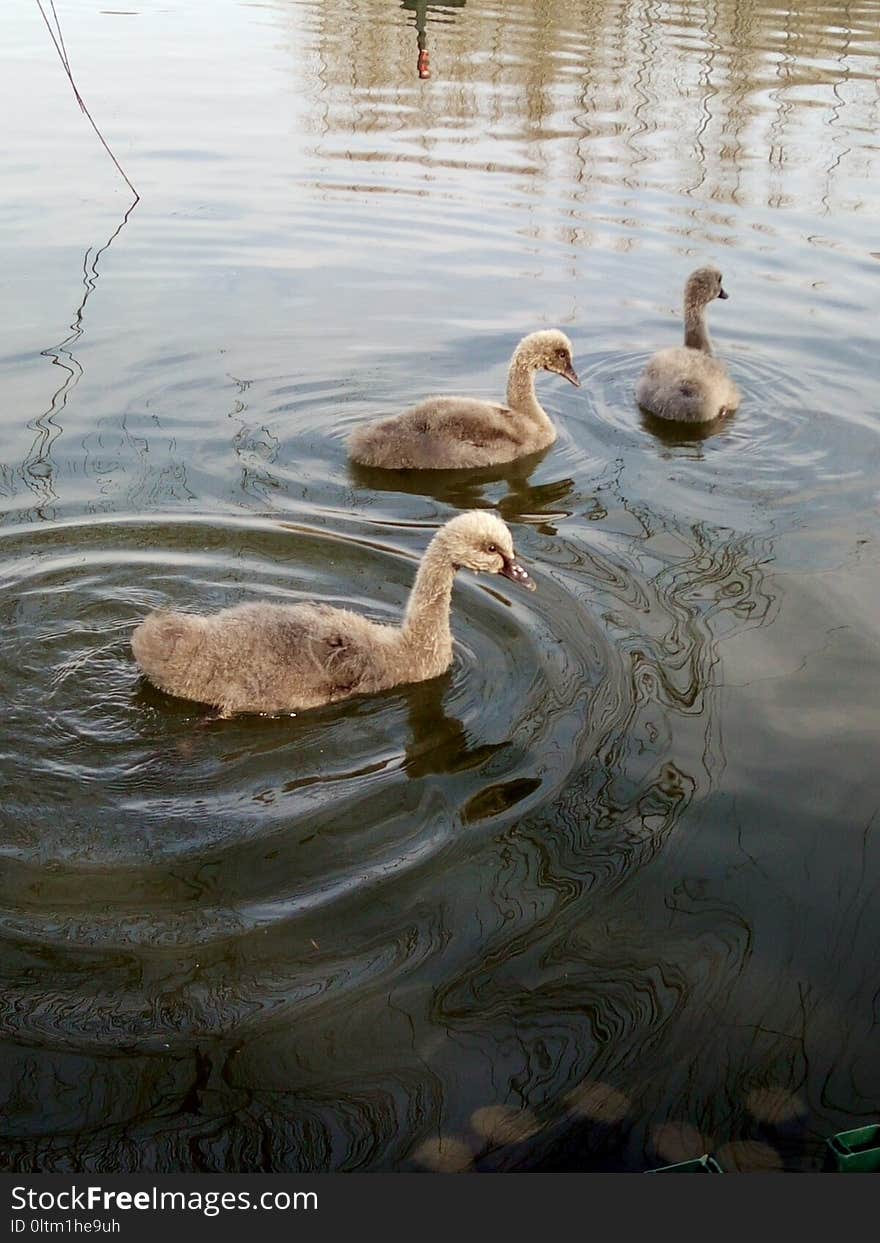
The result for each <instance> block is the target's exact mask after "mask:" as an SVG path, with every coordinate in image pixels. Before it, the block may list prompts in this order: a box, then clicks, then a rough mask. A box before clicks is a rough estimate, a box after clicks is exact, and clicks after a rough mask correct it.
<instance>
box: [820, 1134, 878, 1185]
mask: <svg viewBox="0 0 880 1243" xmlns="http://www.w3.org/2000/svg"><path fill="white" fill-rule="evenodd" d="M826 1143H827V1144H828V1147H829V1148H830V1149H831V1153H832V1156H833V1157H834V1160H835V1162H836V1164H837V1168H838V1170H839V1171H840V1173H841V1174H877V1173H880V1123H874V1125H873V1126H860V1127H857V1128H856V1130H854V1131H838V1133H837V1134H836V1135H832V1136H831V1138H830V1139H829V1140H826Z"/></svg>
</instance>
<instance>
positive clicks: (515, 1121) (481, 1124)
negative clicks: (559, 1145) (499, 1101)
mask: <svg viewBox="0 0 880 1243" xmlns="http://www.w3.org/2000/svg"><path fill="white" fill-rule="evenodd" d="M471 1127H472V1128H473V1129H474V1131H476V1133H477V1135H481V1136H482V1137H483V1139H487V1140H489V1141H490V1142H491V1143H493V1144H518V1143H521V1142H522V1141H523V1140H526V1139H531V1137H532V1136H533V1135H536V1134H537V1133H538V1131H540V1129H541V1124H540V1122H539V1121H538V1119H537V1118H536V1117H535V1115H534V1113H533V1112H532V1110H531V1109H516V1108H515V1107H514V1106H512V1105H484V1106H483V1108H482V1109H476V1110H475V1111H474V1112H473V1113H472V1114H471Z"/></svg>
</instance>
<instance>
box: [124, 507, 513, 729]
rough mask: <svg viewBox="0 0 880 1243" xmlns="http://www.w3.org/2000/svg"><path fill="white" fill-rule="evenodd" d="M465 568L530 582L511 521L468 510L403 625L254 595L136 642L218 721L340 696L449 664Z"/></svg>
mask: <svg viewBox="0 0 880 1243" xmlns="http://www.w3.org/2000/svg"><path fill="white" fill-rule="evenodd" d="M462 568H467V569H470V570H474V571H475V572H476V573H481V572H482V573H487V574H503V575H504V576H505V577H506V578H509V579H511V580H512V581H513V582H515V583H519V584H520V585H521V586H523V587H527V588H528V589H529V590H532V591H533V590H534V589H535V584H534V583H533V582H532V580H531V578H529V576H528V574H527V573H526V571H525V570H524V569H523V567H522V566H521V565H519V564H518V562H517V560H516V556H515V553H514V549H513V540H512V538H511V535H510V531H509V530H508V529H507V526H506V525H505V524H504V523H503V522H502V521H501V519H500V518H497V517H495V515H494V514H490V513H487V512H485V511H483V510H473V511H471V512H469V513H464V514H459V515H458V516H457V517H455V518H452V519H450V521H449V522H447V523H446V524H445V526H443V527H441V528H440V530H439V531H438V532H437V534H436V535H435V536H434V538H433V539H432V540H431V543H430V544H429V545H428V547H427V549H426V551H425V554H424V556H423V557H422V561H421V564H420V566H419V570H418V573H417V574H416V581H415V583H414V585H413V588H412V591H411V593H410V597H409V603H408V604H407V609H406V613H405V615H404V618H403V623H402V624H401V625H399V626H396V625H382V624H380V623H378V622H373V621H370V620H369V619H368V618H366V617H363V616H361V615H360V614H359V613H352V612H350V611H349V610H347V609H338V608H332V607H330V606H329V605H326V604H287V605H285V604H270V603H264V602H259V603H254V604H238V605H236V606H235V607H233V608H229V609H223V610H221V612H219V613H214V614H213V615H211V616H207V617H205V616H199V615H196V614H192V613H178V612H164V611H160V612H156V613H150V614H149V616H148V617H146V618H145V619H144V621H143V622H142V623H141V624H140V625H139V626H138V627H137V629H136V630H135V631H134V633H133V635H132V638H131V647H132V651H133V652H134V657H135V660H136V661H137V663H138V664H139V665H140V667H141V669H142V670H143V672H144V673H145V674H146V676H147V677H148V678H149V680H150V681H151V682H152V683H153V684H154V685H155V686H157V687H158V688H159V689H160V690H163V691H166V692H167V693H168V694H170V695H178V696H180V697H181V698H183V699H192V700H196V701H197V702H199V703H205V704H212V705H214V706H215V707H216V708H218V709H219V711H220V714H221V715H222V716H233V715H235V714H236V713H239V712H263V713H275V712H296V711H300V710H301V709H304V708H314V707H317V706H318V705H320V704H328V703H335V702H336V701H337V700H340V699H347V698H349V697H350V696H352V695H363V694H369V693H370V692H373V691H381V690H386V689H387V688H388V687H391V686H397V685H399V684H400V683H404V682H422V681H425V680H426V679H428V678H433V677H436V676H437V675H438V674H441V673H443V672H444V671H445V670H446V669H448V668H449V665H450V664H451V662H452V632H451V630H450V627H449V612H450V606H451V600H452V580H453V579H454V577H455V573H456V571H457V570H460V569H462Z"/></svg>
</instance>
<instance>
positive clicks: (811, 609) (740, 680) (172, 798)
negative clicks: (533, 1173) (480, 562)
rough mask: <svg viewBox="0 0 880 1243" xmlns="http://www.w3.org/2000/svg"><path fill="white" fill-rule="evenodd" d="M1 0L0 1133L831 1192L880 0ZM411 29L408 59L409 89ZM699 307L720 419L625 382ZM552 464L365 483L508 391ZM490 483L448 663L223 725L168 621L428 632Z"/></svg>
mask: <svg viewBox="0 0 880 1243" xmlns="http://www.w3.org/2000/svg"><path fill="white" fill-rule="evenodd" d="M61 17H62V21H63V23H64V35H65V43H66V48H67V52H68V54H69V57H70V61H71V65H72V67H73V70H74V72H75V74H76V77H77V81H78V84H79V87H80V90H81V91H82V93H83V96H84V97H85V99H86V101H87V103H88V104H89V106H90V108H91V109H92V111H93V113H94V115H95V117H96V119H97V120H98V122H99V124H101V125H102V127H103V129H104V132H105V133H106V136H107V138H108V140H109V142H110V143H111V145H112V146H113V148H114V150H115V151H116V153H117V155H118V156H119V158H120V160H121V162H122V163H123V165H124V166H125V169H126V171H127V172H128V174H129V176H130V177H131V178H132V180H133V181H134V182H135V183H136V185H137V187H138V190H139V191H140V195H141V201H140V202H139V203H138V204H137V206H136V207H135V209H134V210H133V211H132V212H131V213H130V214H128V215H127V216H126V215H125V213H126V209H127V207H128V205H129V200H128V199H127V197H126V192H125V187H124V185H123V184H122V183H121V182H120V180H119V178H118V176H117V174H116V173H115V171H114V169H113V166H112V165H111V163H110V161H109V160H108V159H107V157H106V155H105V153H104V152H103V151H102V149H101V148H100V145H99V144H98V142H97V139H96V138H95V135H94V134H93V133H92V132H91V130H90V129H89V127H88V125H87V123H86V120H85V118H84V117H83V116H82V115H81V114H80V112H79V110H78V108H77V107H76V104H75V101H74V99H73V97H72V95H71V92H70V89H69V86H68V84H67V82H66V80H65V78H64V76H63V73H62V70H61V66H60V64H59V62H58V59H57V56H56V55H55V51H54V49H53V48H52V46H51V43H50V41H49V38H48V33H47V31H46V29H45V26H44V25H43V24H42V21H41V19H40V16H39V13H38V11H37V9H36V7H35V6H32V5H30V4H27V3H25V2H24V0H14V3H13V4H12V5H11V6H10V5H8V4H7V5H4V6H3V12H2V17H0V26H2V39H0V47H2V52H0V56H2V61H3V63H2V71H0V81H2V82H3V85H4V88H5V90H6V91H8V92H9V99H8V100H7V101H6V102H7V107H6V109H5V115H7V116H9V117H12V116H14V117H15V121H14V124H12V125H8V126H7V131H8V132H7V147H6V153H5V160H4V165H5V167H4V186H5V191H6V193H5V195H4V201H3V204H2V209H0V210H2V224H3V231H2V237H3V249H4V253H3V266H2V270H3V282H2V296H3V300H4V312H5V313H4V317H3V323H4V332H3V344H2V347H0V348H2V357H0V384H2V394H3V403H2V410H0V425H2V451H0V459H2V460H0V498H2V526H0V583H2V594H0V684H2V687H3V694H4V701H5V702H4V712H3V725H2V732H0V783H2V788H3V800H2V808H0V851H2V859H3V868H2V874H0V984H2V1024H0V1033H2V1067H3V1070H2V1073H0V1116H2V1123H0V1131H2V1147H0V1153H2V1163H3V1165H4V1168H8V1169H40V1170H70V1169H87V1170H105V1171H106V1170H129V1169H151V1170H152V1169H156V1170H181V1169H186V1170H188V1169H199V1170H215V1171H216V1170H226V1169H228V1170H238V1169H241V1170H251V1171H258V1170H282V1169H284V1170H288V1169H290V1170H323V1169H361V1170H364V1169H367V1170H406V1169H422V1168H429V1169H433V1168H472V1167H474V1166H475V1167H476V1168H478V1169H491V1170H495V1169H627V1170H639V1169H643V1168H645V1167H646V1166H650V1165H654V1164H659V1163H660V1162H661V1161H663V1160H674V1159H677V1158H683V1157H687V1156H692V1155H698V1154H699V1153H700V1152H702V1151H705V1150H707V1149H709V1148H712V1149H714V1150H715V1151H722V1153H723V1154H726V1160H727V1162H728V1164H731V1165H738V1166H740V1167H742V1168H755V1167H769V1168H779V1167H780V1166H784V1167H785V1168H788V1169H804V1168H806V1169H809V1168H815V1167H817V1166H818V1165H819V1164H820V1162H821V1154H822V1145H821V1137H822V1136H823V1135H826V1134H830V1133H832V1132H834V1131H835V1130H839V1129H842V1128H843V1127H845V1126H855V1125H858V1124H859V1123H862V1122H865V1121H869V1120H871V1119H872V1118H875V1117H876V1116H877V1115H878V1113H880V1058H878V1054H877V1049H878V1047H880V1041H878V1030H877V1027H878V1019H880V1013H878V1006H880V992H878V986H880V981H878V971H877V960H876V946H877V939H878V932H880V927H878V923H880V887H878V875H880V870H878V868H880V816H878V807H880V788H878V780H877V775H876V772H877V765H876V750H877V704H878V702H880V625H878V620H877V619H878V616H880V610H878V604H880V592H878V587H877V583H878V575H877V570H878V560H880V558H878V543H877V537H878V526H880V522H878V517H880V514H878V482H877V481H878V466H880V420H878V415H877V404H876V393H877V386H878V379H880V375H878V370H880V368H878V363H877V358H878V350H877V341H876V323H877V282H878V278H880V267H878V259H880V251H878V246H880V243H878V239H877V233H876V219H877V210H878V206H880V202H878V200H880V194H878V188H877V187H878V185H880V181H878V171H880V168H878V164H880V160H878V145H877V138H876V135H877V132H878V120H880V109H878V96H877V92H876V76H877V72H878V56H880V35H878V31H880V4H878V3H876V0H866V2H864V3H854V4H849V5H829V4H820V3H815V4H803V5H798V6H796V7H792V8H780V7H775V6H773V5H771V4H769V3H760V2H756V3H752V4H748V5H743V4H733V3H727V2H726V0H719V3H716V4H714V5H711V6H708V7H707V6H690V5H687V4H679V3H659V2H657V0H652V2H646V3H622V2H620V3H602V4H598V3H574V2H566V0H557V2H551V0H547V2H546V3H540V4H532V3H525V0H517V2H515V3H514V2H512V0H505V3H504V4H503V5H502V4H501V3H499V2H497V0H496V2H495V3H476V2H475V0H469V2H468V3H467V4H464V3H459V4H456V5H453V4H447V5H442V6H441V5H423V4H420V3H415V2H413V3H406V4H403V5H398V4H397V3H394V2H393V0H358V2H356V3H350V4H348V5H344V6H341V5H330V4H326V3H321V2H319V0H311V2H307V0H270V2H268V3H262V4H246V3H241V2H240V0H217V3H216V4H214V5H213V6H212V7H211V15H210V18H207V19H206V17H205V14H204V12H203V11H202V9H201V7H200V6H192V5H186V4H183V3H181V2H180V0H163V2H162V3H161V4H159V3H157V2H152V0H150V2H148V3H143V2H140V3H138V2H137V0H136V3H135V5H134V6H132V7H131V8H130V9H129V10H127V11H126V12H124V13H122V12H119V11H116V12H111V11H110V10H109V9H107V10H102V9H100V8H98V7H97V6H95V5H92V4H86V3H84V2H82V0H76V2H74V0H71V2H70V3H68V4H65V5H64V6H62V9H61ZM420 50H421V51H427V54H428V58H429V60H428V68H429V71H430V75H431V76H430V78H420V77H419V65H420V64H421V65H422V67H423V71H424V65H425V60H424V56H423V55H422V56H421V57H420ZM707 261H712V262H716V263H717V264H718V265H719V266H720V267H721V268H722V269H723V271H724V280H725V286H726V287H727V289H728V291H729V293H730V300H729V301H728V302H726V303H717V304H715V305H714V306H713V307H712V308H711V312H710V318H711V325H712V330H713V333H714V335H715V339H716V345H717V347H718V349H719V351H720V352H721V353H722V354H723V355H724V357H725V358H726V359H727V360H728V362H729V365H730V368H731V371H732V373H733V375H734V377H735V379H736V381H737V383H738V384H739V385H740V387H741V389H742V392H743V404H742V407H741V410H740V412H739V413H738V414H737V415H736V416H735V417H734V418H733V419H731V420H728V421H726V422H725V423H724V424H723V425H722V426H720V427H717V428H716V427H712V428H710V429H709V430H708V432H704V434H691V435H686V434H683V433H681V432H680V431H679V430H677V429H670V428H662V427H657V426H655V425H654V424H652V423H649V422H648V421H647V420H646V419H645V418H644V417H643V416H642V415H640V413H639V412H638V410H637V409H636V408H635V406H634V403H633V397H632V392H633V387H634V382H635V379H636V377H637V375H638V372H639V369H640V367H641V366H642V364H643V362H644V359H645V358H646V357H647V356H648V354H649V353H650V352H651V351H652V350H653V349H656V348H660V347H661V346H664V345H669V344H675V343H677V342H678V340H679V336H680V325H679V320H678V306H679V301H680V295H681V286H682V283H683V280H684V277H685V276H686V274H687V273H688V271H690V270H691V269H692V268H693V267H696V266H697V265H698V264H700V263H703V262H707ZM542 326H559V327H562V328H564V329H565V330H566V331H567V332H568V333H569V335H570V336H571V337H572V339H573V342H574V345H575V355H576V364H577V366H578V369H579V371H580V373H581V376H582V379H583V387H582V388H581V389H580V390H578V391H576V390H574V389H572V388H570V387H569V386H568V385H565V384H563V383H561V382H560V381H559V380H557V379H555V378H553V377H549V376H545V377H543V378H541V379H540V380H539V388H540V394H541V397H542V400H543V401H544V403H545V405H546V408H547V409H548V411H549V412H550V413H551V415H552V417H553V418H554V420H555V421H556V423H557V424H558V426H559V430H560V436H559V440H558V442H557V444H556V445H555V446H554V447H553V448H552V449H551V450H550V451H549V452H548V453H546V454H545V455H544V456H543V457H542V458H541V459H540V460H539V461H537V462H534V461H532V462H528V463H526V464H525V465H522V464H521V465H520V466H512V467H509V468H506V469H504V470H501V471H498V472H494V473H493V472H484V473H479V472H477V473H465V474H460V475H447V476H441V477H438V478H433V477H432V478H427V479H424V478H421V477H417V476H412V475H410V476H407V475H402V476H397V477H395V476H391V477H386V476H383V475H376V474H371V473H369V472H357V471H353V470H352V469H351V468H350V467H349V466H348V465H347V463H346V456H345V448H344V437H345V434H346V433H347V432H348V431H349V429H350V428H352V427H353V426H355V424H356V423H358V422H359V421H360V420H362V419H365V418H367V417H374V416H378V415H380V414H384V413H388V412H393V411H395V410H398V409H401V408H403V407H404V406H406V405H407V404H408V403H410V402H412V401H415V400H417V399H418V398H420V397H422V396H424V395H426V394H428V393H430V392H432V391H440V392H457V391H458V392H468V393H473V394H475V395H485V396H496V397H500V396H501V395H502V394H503V391H504V384H505V376H506V367H507V361H508V359H509V357H510V354H511V352H512V349H513V347H514V346H515V344H516V342H517V341H518V339H519V338H520V336H522V335H523V334H524V333H526V332H528V331H531V330H533V329H536V328H539V327H542ZM474 506H476V507H483V506H485V507H494V508H497V509H498V510H499V511H500V513H501V514H502V515H503V517H504V518H505V519H506V520H507V521H508V522H509V523H510V524H511V526H512V528H513V530H514V535H515V538H516V541H517V545H518V547H519V549H520V550H521V552H522V553H523V555H524V557H525V559H526V560H527V562H528V564H529V567H530V569H531V570H532V572H533V573H534V576H535V577H536V579H537V581H538V591H537V593H536V594H535V595H526V593H523V592H520V591H517V589H516V588H515V587H514V586H513V585H511V584H507V583H500V584H498V583H494V582H493V583H492V584H491V585H488V584H486V583H485V582H484V581H483V580H477V579H474V578H472V577H471V578H468V577H466V576H464V575H463V576H461V579H460V582H459V584H458V586H457V587H456V591H455V597H454V629H455V635H456V640H457V646H456V657H455V663H454V666H453V668H452V670H451V671H450V672H449V674H448V675H447V676H445V677H443V678H441V679H438V680H437V681H436V682H432V683H429V684H425V685H422V686H418V687H415V688H402V689H400V690H399V691H395V692H390V693H387V694H383V695H379V696H375V697H373V698H370V699H363V700H359V701H354V702H351V703H349V704H345V705H340V706H336V707H333V708H329V709H326V710H319V711H315V712H312V713H306V714H302V715H301V716H299V717H297V718H295V719H289V718H288V719H274V720H273V719H261V718H246V719H240V720H233V721H229V722H215V723H209V724H205V722H204V713H203V710H201V709H199V708H198V707H197V706H195V705H192V704H188V703H182V702H176V701H173V700H169V699H167V698H165V697H164V696H162V695H160V694H159V693H157V692H155V691H153V690H152V689H151V688H150V687H149V686H146V685H145V684H144V683H143V682H142V681H141V680H140V679H139V678H138V676H137V673H136V670H135V668H134V667H133V664H132V660H131V657H130V654H129V649H128V636H129V633H130V631H131V629H132V627H133V626H134V625H135V624H136V623H137V622H138V620H139V619H140V618H141V617H142V616H143V615H144V613H145V612H146V611H148V610H149V609H150V608H153V607H155V606H157V605H159V604H161V603H169V602H171V603H174V604H181V605H184V606H190V607H202V608H204V609H212V608H217V607H220V606H223V605H226V604H230V603H233V602H236V601H240V600H244V599H250V598H258V597H271V598H276V599H286V600H296V599H308V598H311V597H313V596H320V597H323V598H326V599H329V600H331V601H337V602H351V603H353V605H354V606H356V607H359V608H362V609H363V610H365V611H367V612H369V613H370V614H371V615H373V616H375V617H380V618H393V617H395V616H396V615H397V614H399V611H400V610H401V608H402V607H403V605H404V602H405V600H406V595H407V591H408V588H409V585H410V583H411V581H412V578H413V574H414V570H415V566H416V562H417V558H418V556H419V555H420V553H421V551H422V550H423V548H424V547H425V545H426V543H427V541H428V539H429V538H430V535H431V533H432V532H433V531H434V530H435V529H436V527H437V526H438V525H439V524H440V523H441V522H443V521H444V520H445V519H446V518H448V517H449V516H451V515H452V514H453V513H455V512H457V511H458V510H459V509H461V508H463V507H474Z"/></svg>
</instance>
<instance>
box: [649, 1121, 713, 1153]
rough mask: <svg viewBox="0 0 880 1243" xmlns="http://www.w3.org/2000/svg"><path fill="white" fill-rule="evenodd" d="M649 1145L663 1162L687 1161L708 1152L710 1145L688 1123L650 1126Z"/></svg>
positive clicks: (665, 1123)
mask: <svg viewBox="0 0 880 1243" xmlns="http://www.w3.org/2000/svg"><path fill="white" fill-rule="evenodd" d="M650 1137H651V1145H652V1147H653V1148H654V1151H655V1152H656V1153H657V1154H658V1156H661V1157H662V1158H663V1159H664V1161H669V1162H673V1161H689V1160H691V1158H693V1157H701V1156H702V1155H703V1153H705V1152H708V1151H709V1149H710V1147H711V1143H710V1141H709V1140H707V1139H706V1138H705V1136H703V1135H701V1134H700V1132H699V1131H698V1130H697V1128H696V1127H694V1126H691V1124H690V1123H689V1122H661V1123H659V1124H658V1125H657V1126H652V1127H651V1131H650Z"/></svg>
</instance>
